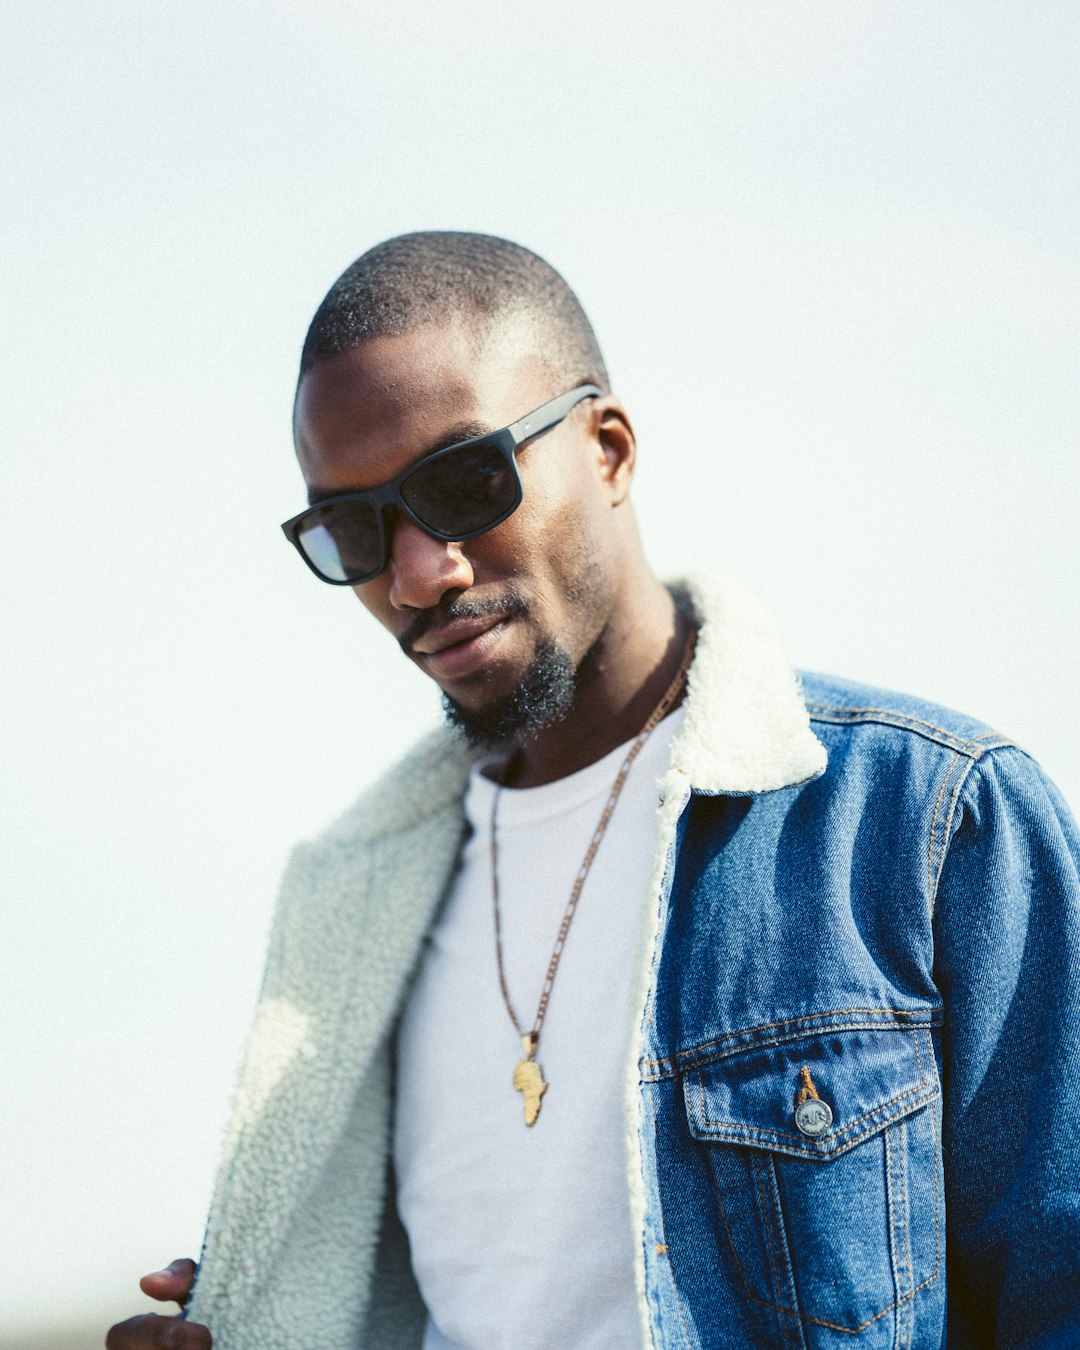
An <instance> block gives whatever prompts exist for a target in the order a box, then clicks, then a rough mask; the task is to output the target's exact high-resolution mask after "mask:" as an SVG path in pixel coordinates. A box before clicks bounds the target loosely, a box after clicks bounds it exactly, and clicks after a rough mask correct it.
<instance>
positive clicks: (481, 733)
mask: <svg viewBox="0 0 1080 1350" xmlns="http://www.w3.org/2000/svg"><path fill="white" fill-rule="evenodd" d="M576 685H577V671H576V669H575V667H574V663H573V661H572V659H571V657H570V654H569V652H567V651H566V649H565V648H563V647H560V646H559V644H558V643H557V642H555V641H554V640H553V639H547V640H545V641H544V642H542V643H541V644H540V646H539V647H538V648H537V651H536V654H535V656H534V657H533V659H532V660H531V661H530V662H529V664H528V666H527V667H526V669H525V671H524V673H523V674H522V676H521V678H520V680H519V681H518V683H517V685H516V686H515V687H514V688H513V689H512V690H511V691H510V693H509V694H506V695H504V696H503V697H501V698H495V699H492V700H491V701H489V702H485V703H483V704H482V705H481V706H478V707H467V706H466V705H465V704H464V703H461V702H459V701H458V700H457V699H455V698H453V697H452V696H451V695H450V694H448V693H447V692H446V691H445V690H443V713H444V715H445V717H446V720H447V721H448V722H449V723H450V724H451V725H452V726H457V727H460V728H461V729H462V731H464V733H465V735H466V737H467V739H468V740H469V743H470V744H471V745H475V746H479V747H481V748H485V749H486V748H492V749H493V748H495V747H497V746H500V745H505V744H506V743H507V742H509V741H521V740H527V739H528V738H529V737H530V736H535V735H536V734H537V733H538V732H541V731H543V730H545V729H546V728H547V727H550V726H552V725H554V724H555V723H556V722H559V721H561V720H562V719H563V718H564V717H565V716H566V714H567V713H568V712H569V711H570V709H571V708H572V707H573V705H574V695H575V692H576Z"/></svg>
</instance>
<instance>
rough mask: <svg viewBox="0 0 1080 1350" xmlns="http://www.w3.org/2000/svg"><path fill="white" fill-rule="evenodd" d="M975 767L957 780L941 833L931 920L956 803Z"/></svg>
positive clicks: (971, 766) (932, 894)
mask: <svg viewBox="0 0 1080 1350" xmlns="http://www.w3.org/2000/svg"><path fill="white" fill-rule="evenodd" d="M974 767H975V765H974V761H972V762H971V763H970V764H969V765H968V767H967V772H966V773H963V774H961V776H960V777H959V778H958V779H957V781H956V787H955V788H954V789H953V794H952V799H951V800H950V802H949V812H948V815H947V816H946V818H945V824H944V827H943V828H942V832H941V858H940V861H939V862H938V867H937V875H936V876H934V877H933V878H932V880H931V884H930V917H931V918H933V917H934V910H935V908H936V906H937V893H938V887H939V886H940V885H941V874H942V872H943V871H944V870H945V857H946V854H947V853H948V841H949V836H950V834H951V832H952V821H953V816H954V815H955V814H956V803H957V802H958V801H959V800H960V793H961V791H962V790H963V787H964V784H965V783H966V782H967V780H968V775H969V774H970V773H971V770H972V769H973V768H974Z"/></svg>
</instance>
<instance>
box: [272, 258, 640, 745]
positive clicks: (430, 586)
mask: <svg viewBox="0 0 1080 1350" xmlns="http://www.w3.org/2000/svg"><path fill="white" fill-rule="evenodd" d="M586 383H592V384H595V385H597V386H598V387H599V388H600V390H601V394H600V395H599V396H595V397H590V398H588V399H586V400H585V401H583V402H581V403H579V404H578V406H577V407H575V408H574V409H573V410H572V411H570V412H569V414H568V415H567V416H566V417H565V419H564V420H563V421H561V422H560V423H559V424H558V425H556V426H554V427H553V428H552V429H551V430H549V431H547V432H546V433H544V434H543V435H542V436H540V437H538V438H536V439H533V440H526V441H525V442H524V443H523V445H522V446H521V448H520V449H519V450H518V452H517V454H516V457H515V458H516V462H517V467H518V470H519V472H520V475H521V481H522V486H523V489H524V495H523V499H522V502H521V505H520V506H519V507H518V508H517V510H516V511H514V513H513V514H512V515H510V516H509V518H507V519H505V520H503V521H502V522H501V523H499V524H497V525H496V526H495V527H494V528H492V529H490V530H487V531H486V532H485V533H481V534H479V535H478V536H476V537H474V538H467V539H464V541H463V542H461V541H459V542H454V541H451V542H445V541H442V540H440V539H438V538H434V537H432V534H431V533H429V532H428V531H426V530H424V529H422V528H420V526H419V525H418V524H417V523H416V522H415V521H414V520H413V519H411V518H410V517H409V516H408V515H407V514H406V513H405V512H404V511H403V510H402V509H401V507H400V506H399V505H389V506H385V507H380V509H382V510H383V512H384V519H385V526H386V530H387V542H388V554H387V565H386V567H385V570H383V571H382V572H381V573H380V574H378V575H376V576H373V577H371V578H370V579H368V580H365V581H363V582H362V583H361V584H358V585H356V586H355V590H356V592H357V594H358V595H359V597H360V599H361V600H362V601H363V603H364V604H365V605H366V606H367V608H368V609H370V610H371V611H372V613H373V614H375V616H376V617H377V618H378V619H379V620H380V622H381V623H383V624H384V625H385V626H386V627H387V628H388V629H389V630H390V631H391V632H392V633H393V634H394V636H395V637H396V638H397V640H398V642H399V643H400V645H401V647H402V649H403V650H404V651H405V652H406V654H408V655H409V656H410V657H411V658H412V660H413V661H414V662H415V663H416V664H417V665H418V666H419V667H420V668H421V669H422V670H424V671H425V673H426V674H428V675H430V676H431V677H432V678H433V679H434V680H435V681H436V683H438V685H439V686H440V688H441V689H442V691H443V693H444V696H445V699H446V701H447V705H448V709H449V710H450V711H451V714H452V716H453V718H454V720H458V721H460V722H461V723H462V724H463V725H464V726H465V728H466V730H467V731H469V732H470V733H471V734H473V735H474V737H476V738H478V739H483V740H493V741H497V740H501V739H505V738H507V737H508V736H510V735H513V734H515V733H516V734H528V733H530V732H533V731H536V730H539V729H540V728H542V727H543V726H545V725H548V724H550V723H551V722H552V721H553V720H556V719H557V718H558V717H560V716H561V715H562V714H563V713H565V712H566V711H567V710H568V709H569V707H570V706H571V704H572V703H573V700H574V697H575V690H576V687H577V682H578V681H580V679H581V678H583V677H584V676H586V675H587V674H588V670H589V663H590V662H591V663H595V662H597V661H598V660H600V659H601V654H602V651H603V648H604V644H605V642H606V641H607V640H608V639H609V638H610V636H611V632H610V629H611V621H612V617H613V614H614V613H615V611H616V610H617V609H618V607H619V605H620V601H622V603H623V604H624V605H625V591H626V589H627V586H628V585H629V584H631V582H632V578H633V575H634V572H635V564H636V562H637V561H638V560H639V556H640V555H639V548H638V544H637V535H636V529H635V527H634V524H633V518H632V516H631V514H630V510H629V506H628V505H627V503H626V493H627V488H628V485H629V478H630V474H631V471H632V467H633V457H634V440H633V432H632V430H631V428H630V425H629V422H628V420H627V418H626V415H625V413H624V412H623V410H622V408H621V406H620V405H619V404H618V403H617V402H616V400H614V399H613V398H612V397H611V396H610V394H608V393H607V372H606V370H605V369H604V364H603V359H602V357H601V355H600V351H599V348H598V346H597V344H596V340H595V337H594V336H593V333H592V329H591V327H590V326H589V323H588V320H587V319H586V318H585V315H584V313H583V311H582V309H581V306H580V305H579V303H578V301H577V300H576V298H575V297H574V295H573V293H572V292H571V291H570V289H569V287H567V285H566V283H565V282H564V281H563V280H562V278H561V277H559V276H558V274H557V273H555V272H554V271H553V270H552V269H551V268H550V267H549V266H548V265H547V264H546V263H545V262H543V261H542V260H541V259H539V258H537V257H536V255H535V254H532V253H529V252H528V250H526V249H522V248H519V247H518V246H517V245H515V244H511V243H508V242H507V241H505V240H501V239H493V238H490V237H489V236H485V235H470V234H456V233H446V234H418V235H406V236H403V237H402V238H400V239H392V240H389V241H388V242H387V243H385V244H380V245H379V246H377V247H376V248H375V249H372V250H371V251H370V252H369V253H367V254H365V255H364V257H362V258H361V259H359V261H358V262H356V263H354V264H353V266H352V267H350V268H349V269H348V271H346V272H345V273H344V275H343V276H342V277H341V278H340V279H339V280H338V281H337V282H336V283H335V285H334V286H333V287H332V289H331V291H330V293H329V294H328V296H327V298H326V299H325V300H324V301H323V303H322V305H321V306H320V307H319V310H318V312H317V313H316V316H315V318H314V320H313V322H312V325H311V329H310V331H309V333H308V337H307V340H306V342H305V344H304V353H303V358H302V361H301V375H300V381H299V385H298V388H297V396H296V410H295V434H296V448H297V455H298V457H299V460H300V465H301V468H302V470H303V472H304V477H305V479H306V480H307V484H308V490H309V496H310V498H311V500H312V501H313V502H319V501H323V500H325V499H327V498H330V497H335V496H338V495H341V494H348V493H353V492H359V491H364V490H372V489H376V488H381V487H383V486H384V485H386V484H390V483H392V482H394V481H395V480H397V479H399V478H400V477H401V476H402V475H403V474H405V473H406V472H407V471H408V470H410V468H411V467H412V466H413V465H415V464H416V463H417V462H418V461H419V460H421V459H423V458H424V457H426V456H429V455H431V454H432V453H433V452H435V451H438V450H440V449H443V448H445V447H447V446H449V445H454V444H457V443H459V442H461V441H464V440H468V439H470V438H474V437H482V436H484V435H485V434H486V433H489V432H492V431H495V430H496V429H499V428H502V427H506V426H508V425H509V424H511V423H515V422H518V421H519V419H522V418H523V417H525V416H526V415H527V414H529V413H531V412H532V411H533V410H534V409H537V408H539V407H541V405H543V404H546V403H548V402H549V401H550V400H552V399H553V398H555V397H556V396H558V395H561V394H563V393H565V392H567V391H568V390H571V389H575V388H577V387H578V386H581V385H583V384H586Z"/></svg>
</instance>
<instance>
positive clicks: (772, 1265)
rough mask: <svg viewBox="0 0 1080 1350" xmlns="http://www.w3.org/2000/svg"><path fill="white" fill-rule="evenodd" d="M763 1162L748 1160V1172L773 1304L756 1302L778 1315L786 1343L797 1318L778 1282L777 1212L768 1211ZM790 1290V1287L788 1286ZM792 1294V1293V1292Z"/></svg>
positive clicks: (775, 1210)
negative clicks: (760, 1224)
mask: <svg viewBox="0 0 1080 1350" xmlns="http://www.w3.org/2000/svg"><path fill="white" fill-rule="evenodd" d="M764 1165H765V1163H764V1160H763V1159H761V1158H751V1159H750V1171H751V1174H752V1176H753V1178H754V1187H755V1189H756V1191H757V1197H758V1213H759V1214H760V1216H761V1222H762V1226H763V1227H764V1229H765V1244H766V1247H767V1250H768V1260H769V1272H770V1274H771V1276H772V1287H773V1295H774V1298H775V1302H773V1303H765V1300H764V1299H758V1300H756V1301H757V1302H759V1303H765V1306H766V1307H768V1308H771V1309H772V1310H773V1311H774V1312H777V1313H780V1314H781V1318H780V1331H781V1334H782V1335H783V1337H784V1341H785V1342H787V1341H788V1340H789V1339H790V1338H789V1334H788V1329H789V1326H790V1318H791V1317H793V1316H794V1317H798V1315H799V1314H798V1311H797V1309H795V1308H789V1307H788V1306H787V1304H786V1303H785V1302H784V1291H783V1287H782V1284H781V1280H780V1269H779V1265H778V1264H777V1260H776V1247H775V1245H774V1244H775V1234H774V1232H773V1228H774V1224H776V1223H777V1222H778V1221H779V1217H780V1216H779V1212H778V1210H777V1209H776V1207H775V1204H774V1207H773V1208H772V1209H771V1210H770V1208H769V1205H768V1200H767V1197H766V1195H765V1191H764V1188H763V1185H762V1176H761V1172H762V1169H763V1167H764ZM789 1290H790V1286H789ZM792 1292H793V1291H792Z"/></svg>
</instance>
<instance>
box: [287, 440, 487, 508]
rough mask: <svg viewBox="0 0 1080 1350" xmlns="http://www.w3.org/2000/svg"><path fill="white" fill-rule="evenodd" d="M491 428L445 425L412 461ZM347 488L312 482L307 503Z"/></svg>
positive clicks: (323, 499) (325, 497) (315, 501)
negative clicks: (324, 486)
mask: <svg viewBox="0 0 1080 1350" xmlns="http://www.w3.org/2000/svg"><path fill="white" fill-rule="evenodd" d="M491 429H492V428H491V427H489V426H488V425H487V423H486V422H455V423H454V425H453V426H452V427H447V428H446V430H445V431H444V432H443V433H442V435H441V436H439V437H437V438H436V439H435V440H434V441H432V443H431V444H430V445H429V446H427V448H426V449H424V450H423V451H421V453H420V454H419V455H417V456H416V461H414V462H419V461H420V460H422V459H426V458H427V457H428V455H433V454H434V453H435V452H436V451H437V450H447V449H449V447H450V446H452V445H460V444H461V442H462V441H471V440H472V439H473V438H474V437H475V436H486V435H487V434H488V432H490V431H491ZM349 490H350V489H349V488H321V487H318V486H316V485H315V484H312V485H311V487H309V488H308V494H307V497H308V505H309V506H317V505H318V504H319V502H322V501H326V499H327V498H328V497H343V496H345V495H346V494H347V493H348V492H349ZM363 490H364V489H362V488H356V489H355V491H357V492H360V491H363Z"/></svg>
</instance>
